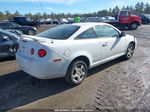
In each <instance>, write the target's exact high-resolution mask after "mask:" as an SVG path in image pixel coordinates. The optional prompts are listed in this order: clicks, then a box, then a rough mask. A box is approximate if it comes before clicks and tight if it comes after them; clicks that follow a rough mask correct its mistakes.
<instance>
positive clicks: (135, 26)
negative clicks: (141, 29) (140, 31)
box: [130, 22, 138, 30]
mask: <svg viewBox="0 0 150 112" xmlns="http://www.w3.org/2000/svg"><path fill="white" fill-rule="evenodd" d="M137 28H138V23H136V22H134V23H132V24H131V25H130V29H131V30H136V29H137Z"/></svg>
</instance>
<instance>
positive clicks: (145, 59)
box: [0, 25, 150, 112]
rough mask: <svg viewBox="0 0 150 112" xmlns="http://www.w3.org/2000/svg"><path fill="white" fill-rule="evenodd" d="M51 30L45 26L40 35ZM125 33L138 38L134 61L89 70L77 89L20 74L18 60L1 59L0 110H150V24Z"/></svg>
mask: <svg viewBox="0 0 150 112" xmlns="http://www.w3.org/2000/svg"><path fill="white" fill-rule="evenodd" d="M49 27H51V26H43V27H41V28H40V29H39V32H41V31H42V30H45V29H47V28H49ZM124 32H126V33H127V34H131V35H134V36H136V37H137V40H138V46H137V49H136V51H135V54H134V56H133V58H132V59H130V60H128V61H124V60H122V59H121V58H118V59H115V60H113V61H111V62H108V63H106V64H103V65H100V66H98V67H96V68H94V69H91V70H89V75H88V77H87V78H86V79H85V80H84V82H83V83H82V84H81V85H79V86H77V87H72V86H69V85H68V84H67V83H66V82H65V81H64V79H63V78H61V79H52V80H39V79H36V78H34V77H31V76H29V75H28V74H26V73H24V72H23V71H20V69H19V68H18V66H17V65H16V63H15V60H12V59H4V60H1V61H0V82H1V84H0V109H8V110H9V111H25V110H27V109H28V110H30V111H37V109H38V110H39V111H41V109H44V110H45V111H46V110H47V111H50V110H49V109H78V110H80V111H81V110H82V109H91V110H93V111H104V112H105V111H106V112H107V111H113V112H119V111H120V112H124V111H125V112H126V111H134V112H140V111H142V110H141V109H143V110H144V111H147V112H148V111H150V70H149V68H150V50H149V48H150V33H149V32H150V25H143V26H142V27H140V28H139V29H138V30H135V31H127V30H126V31H124ZM35 109H36V110H35ZM76 111H77V110H76ZM89 111H90V110H89Z"/></svg>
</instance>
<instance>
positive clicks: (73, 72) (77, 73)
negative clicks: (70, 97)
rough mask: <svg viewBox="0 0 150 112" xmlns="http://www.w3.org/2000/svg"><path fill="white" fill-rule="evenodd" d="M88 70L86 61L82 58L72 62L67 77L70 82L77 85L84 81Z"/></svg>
mask: <svg viewBox="0 0 150 112" xmlns="http://www.w3.org/2000/svg"><path fill="white" fill-rule="evenodd" d="M87 72H88V68H87V65H86V63H85V62H84V61H81V60H75V61H73V62H72V63H71V64H70V66H69V68H68V71H67V74H66V77H65V79H66V81H67V82H68V83H69V84H71V85H74V86H76V85H79V84H81V83H82V82H83V80H84V79H85V77H86V76H87Z"/></svg>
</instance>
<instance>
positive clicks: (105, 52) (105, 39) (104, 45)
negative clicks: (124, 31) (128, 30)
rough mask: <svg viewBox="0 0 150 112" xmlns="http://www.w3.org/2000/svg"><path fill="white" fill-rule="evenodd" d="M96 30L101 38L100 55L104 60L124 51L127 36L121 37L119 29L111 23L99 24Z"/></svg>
mask: <svg viewBox="0 0 150 112" xmlns="http://www.w3.org/2000/svg"><path fill="white" fill-rule="evenodd" d="M95 31H96V33H97V35H98V37H99V38H100V49H101V50H100V56H101V59H102V60H105V59H107V58H110V57H113V56H117V55H122V54H123V53H124V51H125V38H123V37H120V33H119V31H118V30H117V29H115V28H114V27H112V26H110V25H97V26H95Z"/></svg>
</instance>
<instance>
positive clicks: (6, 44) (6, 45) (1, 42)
mask: <svg viewBox="0 0 150 112" xmlns="http://www.w3.org/2000/svg"><path fill="white" fill-rule="evenodd" d="M13 44H14V42H13V40H11V38H10V37H9V36H8V35H6V34H4V33H2V32H0V53H6V52H8V51H11V49H12V47H13Z"/></svg>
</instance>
